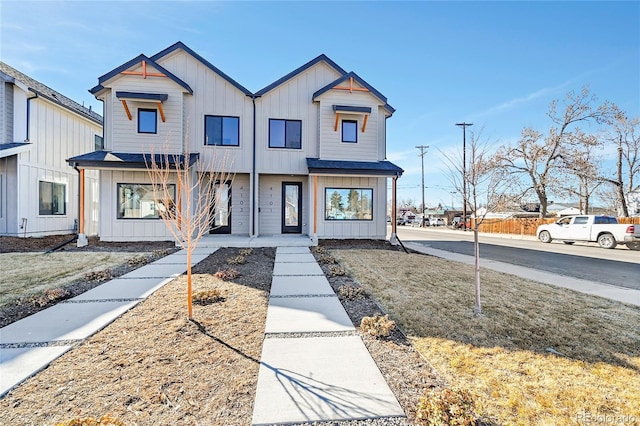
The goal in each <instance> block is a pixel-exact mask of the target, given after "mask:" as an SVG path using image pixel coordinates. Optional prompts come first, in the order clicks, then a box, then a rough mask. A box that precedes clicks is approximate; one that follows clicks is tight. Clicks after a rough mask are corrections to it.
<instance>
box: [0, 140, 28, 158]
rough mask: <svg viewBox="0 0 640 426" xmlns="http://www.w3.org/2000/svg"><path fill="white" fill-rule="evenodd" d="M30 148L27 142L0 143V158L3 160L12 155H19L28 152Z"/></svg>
mask: <svg viewBox="0 0 640 426" xmlns="http://www.w3.org/2000/svg"><path fill="white" fill-rule="evenodd" d="M30 146H31V144H30V143H27V142H11V143H0V158H5V157H9V156H12V155H16V154H20V153H21V152H24V151H28V150H29V147H30Z"/></svg>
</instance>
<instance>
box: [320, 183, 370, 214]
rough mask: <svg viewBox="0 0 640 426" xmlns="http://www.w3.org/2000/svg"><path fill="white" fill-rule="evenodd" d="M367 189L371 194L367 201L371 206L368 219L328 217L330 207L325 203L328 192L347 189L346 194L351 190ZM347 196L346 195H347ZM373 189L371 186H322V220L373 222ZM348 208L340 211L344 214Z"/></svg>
mask: <svg viewBox="0 0 640 426" xmlns="http://www.w3.org/2000/svg"><path fill="white" fill-rule="evenodd" d="M352 190H355V191H367V192H369V193H370V194H371V197H370V200H369V203H370V207H371V217H370V218H369V219H357V218H349V219H347V218H346V216H345V218H343V219H339V218H335V217H334V218H330V217H329V212H330V211H331V208H328V207H329V203H327V200H328V198H327V196H329V195H330V192H331V193H332V192H334V191H347V194H348V193H349V192H350V191H352ZM347 196H348V195H347ZM373 198H374V191H373V188H347V187H325V188H324V220H326V221H331V222H342V221H344V222H373V219H374V214H373V210H374V206H375V204H374V199H373ZM347 211H348V210H345V209H343V210H341V212H342V213H343V214H344V213H345V212H347Z"/></svg>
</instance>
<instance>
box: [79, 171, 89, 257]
mask: <svg viewBox="0 0 640 426" xmlns="http://www.w3.org/2000/svg"><path fill="white" fill-rule="evenodd" d="M78 172H79V174H78V191H79V193H80V194H79V198H80V199H79V200H78V241H77V243H76V245H77V246H78V247H84V246H86V245H87V244H89V241H88V240H87V235H86V234H85V233H84V191H85V188H84V169H80V170H78Z"/></svg>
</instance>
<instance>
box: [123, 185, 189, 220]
mask: <svg viewBox="0 0 640 426" xmlns="http://www.w3.org/2000/svg"><path fill="white" fill-rule="evenodd" d="M175 194H176V188H175V185H169V196H168V197H166V198H165V199H162V198H163V196H162V194H161V193H160V192H157V193H154V189H153V185H150V184H140V183H119V184H118V219H159V218H160V214H161V213H162V212H165V211H167V209H170V208H173V200H174V199H175ZM156 200H158V201H156Z"/></svg>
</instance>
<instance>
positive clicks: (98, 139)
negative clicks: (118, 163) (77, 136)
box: [93, 135, 104, 151]
mask: <svg viewBox="0 0 640 426" xmlns="http://www.w3.org/2000/svg"><path fill="white" fill-rule="evenodd" d="M93 145H94V149H95V150H96V151H102V150H103V149H104V139H103V137H102V136H100V135H93Z"/></svg>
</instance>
